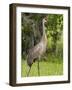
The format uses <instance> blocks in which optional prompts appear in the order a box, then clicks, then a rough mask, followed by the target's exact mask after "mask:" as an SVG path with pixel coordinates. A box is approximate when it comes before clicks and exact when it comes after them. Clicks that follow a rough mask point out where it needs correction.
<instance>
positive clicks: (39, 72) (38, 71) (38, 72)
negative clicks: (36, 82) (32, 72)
mask: <svg viewBox="0 0 72 90" xmlns="http://www.w3.org/2000/svg"><path fill="white" fill-rule="evenodd" d="M38 76H40V67H39V60H38Z"/></svg>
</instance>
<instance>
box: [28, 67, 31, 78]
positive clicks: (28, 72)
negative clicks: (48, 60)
mask: <svg viewBox="0 0 72 90" xmlns="http://www.w3.org/2000/svg"><path fill="white" fill-rule="evenodd" d="M31 67H32V66H31ZM31 67H30V68H29V71H28V73H27V77H28V76H29V73H30V70H31Z"/></svg>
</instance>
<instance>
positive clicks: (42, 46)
mask: <svg viewBox="0 0 72 90" xmlns="http://www.w3.org/2000/svg"><path fill="white" fill-rule="evenodd" d="M45 22H46V20H45V18H44V19H42V27H43V28H42V30H43V34H42V37H41V40H40V42H39V43H38V44H36V45H35V46H34V47H33V48H30V49H29V52H28V58H27V64H28V66H29V67H30V69H29V71H28V73H27V76H29V72H30V70H31V66H32V64H33V62H35V61H36V60H38V75H40V72H39V60H40V57H41V56H42V55H43V54H44V53H45V51H46V46H47V36H46V33H45V25H44V24H45ZM37 58H39V59H37Z"/></svg>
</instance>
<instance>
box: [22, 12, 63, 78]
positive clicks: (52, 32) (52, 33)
mask: <svg viewBox="0 0 72 90" xmlns="http://www.w3.org/2000/svg"><path fill="white" fill-rule="evenodd" d="M43 18H46V23H45V28H46V30H45V31H46V35H47V40H48V41H47V50H46V53H45V54H44V56H43V57H41V61H40V73H41V74H40V75H41V76H46V75H62V74H63V15H61V14H48V15H46V14H44V15H43V14H29V13H25V14H24V13H22V18H21V20H22V65H21V66H22V67H21V70H22V71H21V75H22V77H23V76H26V75H27V72H28V66H27V63H26V61H27V58H26V57H27V53H28V50H29V48H31V47H33V46H35V45H36V44H37V43H38V42H39V41H40V39H41V36H42V31H40V28H42V25H41V20H42V19H43ZM37 71H38V69H37V62H35V63H34V64H33V66H32V69H31V72H30V76H38V73H37Z"/></svg>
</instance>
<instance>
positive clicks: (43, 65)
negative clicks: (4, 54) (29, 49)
mask: <svg viewBox="0 0 72 90" xmlns="http://www.w3.org/2000/svg"><path fill="white" fill-rule="evenodd" d="M21 64H22V65H21V66H22V67H21V76H22V77H26V76H27V72H28V70H29V67H28V65H27V63H26V60H23V59H22V63H21ZM37 65H38V63H37V61H36V62H35V63H34V64H33V65H32V68H31V71H30V74H29V76H38V67H37ZM39 65H40V76H49V75H62V74H63V61H62V60H61V58H59V57H57V58H56V57H55V58H53V57H52V58H51V57H50V58H49V59H48V60H47V61H44V60H43V61H40V64H39Z"/></svg>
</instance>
